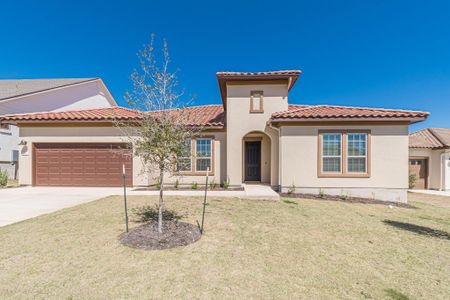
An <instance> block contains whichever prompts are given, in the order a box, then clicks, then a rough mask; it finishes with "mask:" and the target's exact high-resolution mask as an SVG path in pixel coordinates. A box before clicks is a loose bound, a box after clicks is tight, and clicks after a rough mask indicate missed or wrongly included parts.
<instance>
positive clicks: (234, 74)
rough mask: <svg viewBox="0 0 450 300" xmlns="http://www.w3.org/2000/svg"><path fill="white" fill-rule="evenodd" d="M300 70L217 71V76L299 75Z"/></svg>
mask: <svg viewBox="0 0 450 300" xmlns="http://www.w3.org/2000/svg"><path fill="white" fill-rule="evenodd" d="M301 73H302V71H300V70H280V71H268V72H217V73H216V75H217V77H242V76H247V77H255V76H257V77H258V76H273V75H274V76H278V75H281V76H285V75H291V76H292V75H294V76H295V75H300V74H301Z"/></svg>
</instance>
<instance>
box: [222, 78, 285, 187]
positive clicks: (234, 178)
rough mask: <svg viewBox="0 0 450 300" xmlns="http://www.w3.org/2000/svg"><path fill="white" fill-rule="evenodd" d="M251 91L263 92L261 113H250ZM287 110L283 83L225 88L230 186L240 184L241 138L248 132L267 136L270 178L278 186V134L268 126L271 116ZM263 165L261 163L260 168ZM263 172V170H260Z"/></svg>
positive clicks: (241, 165)
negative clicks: (269, 143)
mask: <svg viewBox="0 0 450 300" xmlns="http://www.w3.org/2000/svg"><path fill="white" fill-rule="evenodd" d="M251 91H263V93H264V100H263V101H264V104H263V107H264V112H263V113H250V94H251ZM287 109H288V86H287V83H286V84H246V85H242V84H239V85H233V84H228V85H227V99H226V126H227V176H228V178H229V180H230V184H231V185H239V186H240V185H241V184H242V182H243V142H242V141H243V138H244V136H245V135H247V134H248V133H250V132H260V133H264V134H266V135H267V136H268V137H269V138H270V141H271V154H270V156H271V157H270V164H271V165H270V168H268V169H269V170H270V173H271V176H270V179H266V180H267V183H270V184H271V185H277V184H278V132H277V131H275V130H273V129H271V128H270V127H268V126H267V121H268V120H269V119H270V117H271V115H272V113H274V112H278V111H284V110H287ZM264 166H265V162H264V161H263V162H262V167H264ZM263 173H264V170H263Z"/></svg>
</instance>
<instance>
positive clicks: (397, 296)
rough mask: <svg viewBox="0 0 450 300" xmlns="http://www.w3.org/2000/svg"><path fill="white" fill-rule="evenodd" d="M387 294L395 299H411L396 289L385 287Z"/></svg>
mask: <svg viewBox="0 0 450 300" xmlns="http://www.w3.org/2000/svg"><path fill="white" fill-rule="evenodd" d="M384 291H385V292H386V295H387V296H388V297H389V298H391V299H393V300H410V299H411V298H409V297H408V296H406V295H405V294H403V293H400V292H399V291H397V290H395V289H385V290H384Z"/></svg>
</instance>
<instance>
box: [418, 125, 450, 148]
mask: <svg viewBox="0 0 450 300" xmlns="http://www.w3.org/2000/svg"><path fill="white" fill-rule="evenodd" d="M409 147H410V148H429V149H444V148H450V128H425V129H422V130H419V131H416V132H414V133H411V134H410V135H409Z"/></svg>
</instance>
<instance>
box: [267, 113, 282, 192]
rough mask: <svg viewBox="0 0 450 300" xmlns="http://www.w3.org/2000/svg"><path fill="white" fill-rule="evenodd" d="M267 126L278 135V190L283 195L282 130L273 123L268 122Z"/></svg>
mask: <svg viewBox="0 0 450 300" xmlns="http://www.w3.org/2000/svg"><path fill="white" fill-rule="evenodd" d="M267 126H269V128H271V129H273V130H275V131H276V132H277V133H278V190H279V192H280V193H281V188H282V184H281V165H282V164H281V128H278V127H275V126H273V125H272V122H271V121H267Z"/></svg>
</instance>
